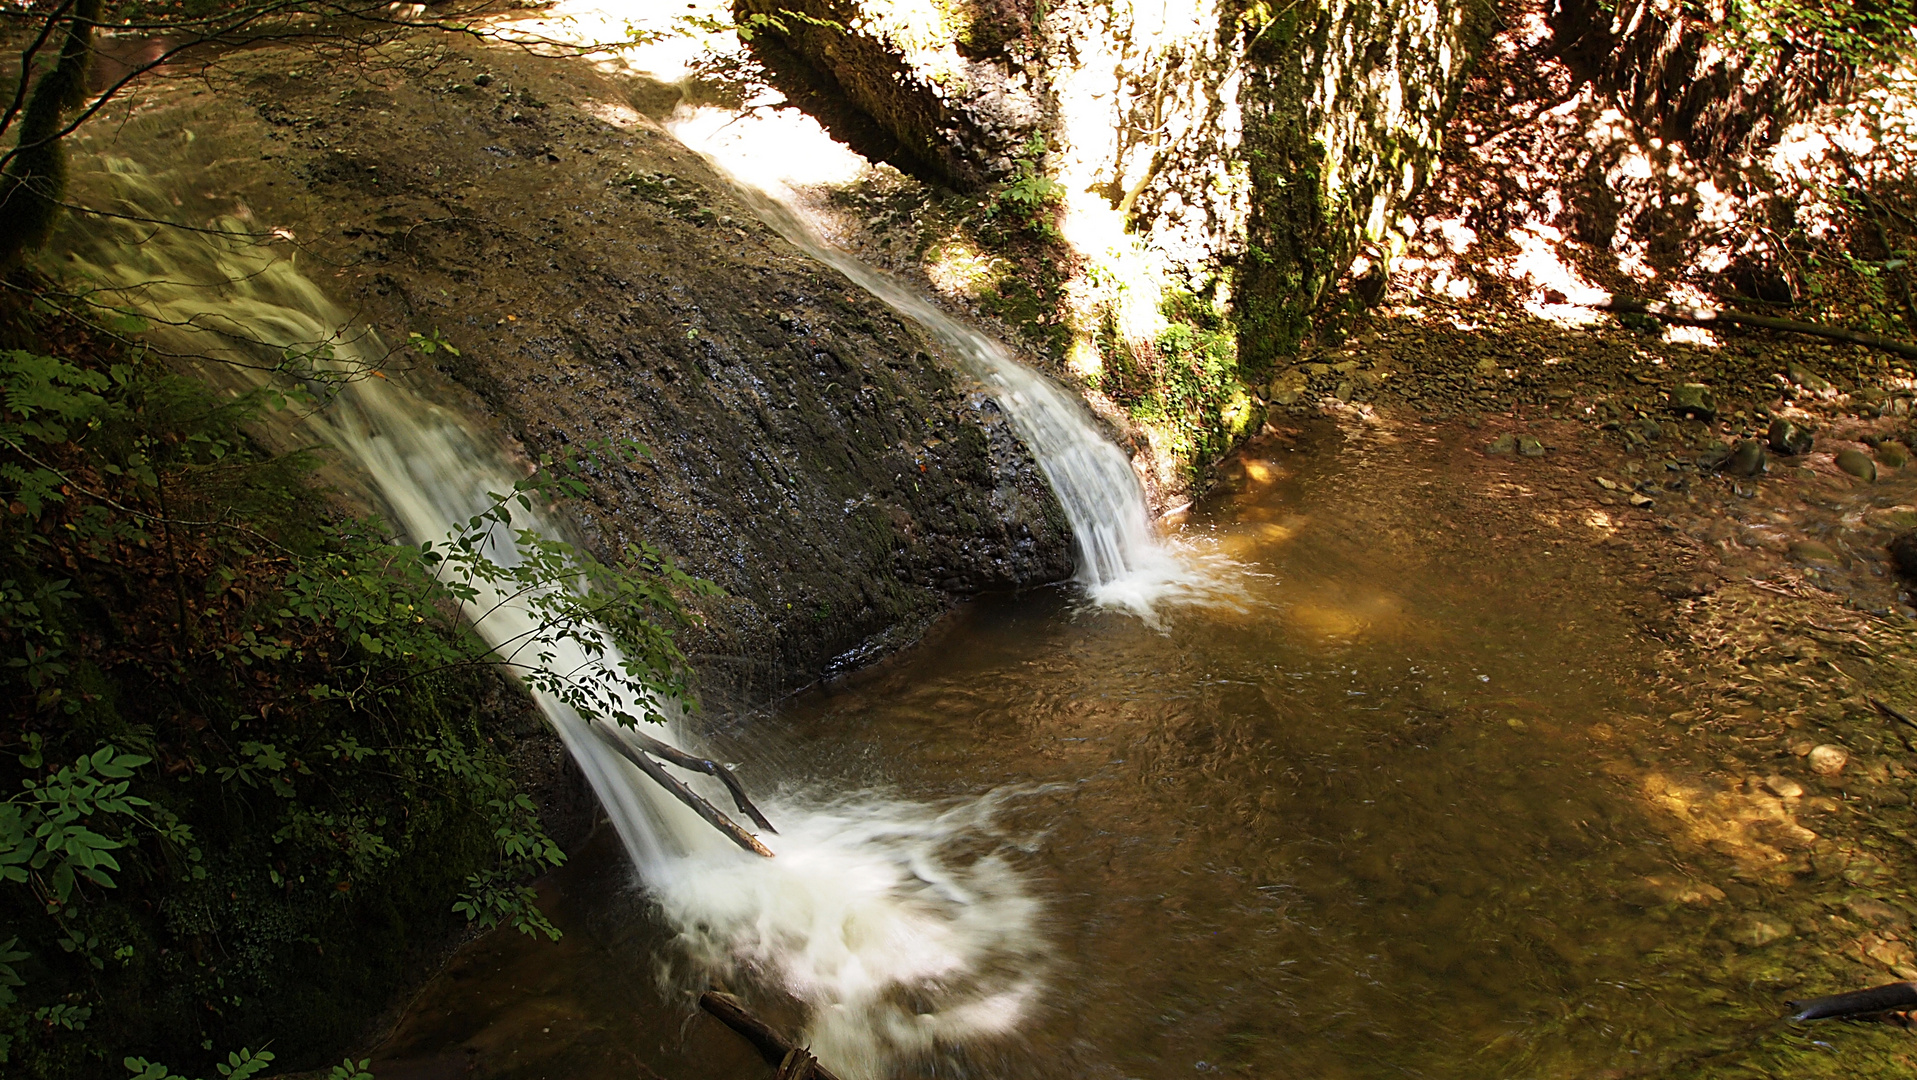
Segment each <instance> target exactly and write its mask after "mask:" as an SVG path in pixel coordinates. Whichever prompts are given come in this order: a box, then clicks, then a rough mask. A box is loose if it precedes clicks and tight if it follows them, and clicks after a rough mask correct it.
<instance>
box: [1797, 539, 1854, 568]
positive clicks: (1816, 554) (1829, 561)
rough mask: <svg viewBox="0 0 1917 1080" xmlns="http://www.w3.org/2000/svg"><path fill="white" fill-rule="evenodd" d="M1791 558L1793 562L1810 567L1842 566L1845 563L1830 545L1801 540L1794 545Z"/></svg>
mask: <svg viewBox="0 0 1917 1080" xmlns="http://www.w3.org/2000/svg"><path fill="white" fill-rule="evenodd" d="M1790 556H1791V561H1792V562H1799V563H1804V564H1805V565H1808V566H1842V565H1843V562H1844V561H1843V560H1842V559H1841V558H1839V557H1838V555H1837V553H1836V552H1835V551H1832V550H1831V549H1830V545H1828V544H1824V543H1821V542H1819V541H1816V540H1799V541H1797V542H1796V543H1794V544H1792V545H1791V546H1790Z"/></svg>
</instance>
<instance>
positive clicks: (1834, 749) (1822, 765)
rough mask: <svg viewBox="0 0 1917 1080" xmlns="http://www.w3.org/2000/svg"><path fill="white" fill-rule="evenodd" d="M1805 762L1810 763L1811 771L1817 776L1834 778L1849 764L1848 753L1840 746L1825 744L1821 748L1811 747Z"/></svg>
mask: <svg viewBox="0 0 1917 1080" xmlns="http://www.w3.org/2000/svg"><path fill="white" fill-rule="evenodd" d="M1807 760H1808V761H1809V762H1810V767H1811V771H1812V772H1814V773H1816V774H1817V775H1819V776H1836V775H1837V774H1838V773H1840V772H1843V771H1844V766H1846V765H1848V764H1850V751H1848V750H1846V749H1844V748H1843V747H1841V746H1835V745H1833V744H1831V743H1825V744H1824V745H1822V746H1815V747H1812V748H1811V752H1810V756H1809V758H1808V759H1807Z"/></svg>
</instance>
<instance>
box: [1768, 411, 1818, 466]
mask: <svg viewBox="0 0 1917 1080" xmlns="http://www.w3.org/2000/svg"><path fill="white" fill-rule="evenodd" d="M1765 438H1766V439H1767V440H1768V441H1769V442H1770V444H1771V452H1772V453H1777V454H1783V455H1784V456H1785V457H1794V456H1796V455H1798V454H1808V453H1810V448H1811V446H1812V445H1813V444H1815V443H1816V441H1817V440H1815V439H1813V438H1811V433H1810V432H1808V431H1805V430H1804V429H1803V428H1801V427H1799V426H1798V425H1797V424H1796V423H1794V422H1792V421H1789V420H1786V419H1784V418H1783V417H1781V416H1780V417H1778V418H1777V419H1775V420H1772V421H1771V426H1770V430H1769V431H1767V432H1765Z"/></svg>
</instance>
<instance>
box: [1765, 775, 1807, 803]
mask: <svg viewBox="0 0 1917 1080" xmlns="http://www.w3.org/2000/svg"><path fill="white" fill-rule="evenodd" d="M1764 790H1765V791H1768V792H1770V793H1771V794H1772V795H1775V796H1777V797H1778V798H1780V799H1801V798H1803V797H1804V785H1802V784H1800V783H1798V782H1797V781H1795V780H1792V779H1791V778H1790V777H1788V776H1767V777H1765V778H1764Z"/></svg>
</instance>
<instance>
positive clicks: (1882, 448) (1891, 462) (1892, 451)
mask: <svg viewBox="0 0 1917 1080" xmlns="http://www.w3.org/2000/svg"><path fill="white" fill-rule="evenodd" d="M1877 463H1878V464H1880V465H1882V466H1884V467H1885V468H1887V469H1901V468H1903V467H1904V466H1906V465H1908V464H1910V451H1909V450H1907V449H1905V448H1904V444H1903V443H1896V442H1882V443H1879V444H1877Z"/></svg>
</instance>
